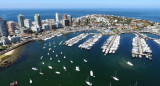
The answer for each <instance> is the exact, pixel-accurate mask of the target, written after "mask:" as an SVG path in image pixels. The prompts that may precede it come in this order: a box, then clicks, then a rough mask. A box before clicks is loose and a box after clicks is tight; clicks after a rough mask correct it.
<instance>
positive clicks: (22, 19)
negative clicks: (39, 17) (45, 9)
mask: <svg viewBox="0 0 160 86" xmlns="http://www.w3.org/2000/svg"><path fill="white" fill-rule="evenodd" d="M17 18H18V24H19V26H20V27H24V16H23V15H22V14H19V15H18V17H17Z"/></svg>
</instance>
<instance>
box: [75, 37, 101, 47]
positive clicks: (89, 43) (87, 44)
mask: <svg viewBox="0 0 160 86" xmlns="http://www.w3.org/2000/svg"><path fill="white" fill-rule="evenodd" d="M101 37H102V34H94V35H93V36H92V38H90V39H88V40H87V41H86V42H84V43H83V44H80V45H79V46H78V47H79V48H81V49H82V48H83V49H87V50H90V49H91V48H92V46H93V45H94V44H95V43H96V42H97V41H98V40H99V39H100V38H101Z"/></svg>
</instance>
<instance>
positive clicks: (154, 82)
mask: <svg viewBox="0 0 160 86" xmlns="http://www.w3.org/2000/svg"><path fill="white" fill-rule="evenodd" d="M81 33H83V32H77V33H75V34H74V33H70V34H67V35H63V36H60V37H56V38H52V39H50V40H47V41H35V42H31V43H29V44H27V45H24V46H23V47H22V50H21V52H19V56H20V58H19V59H18V60H17V62H15V63H14V64H13V65H11V66H9V67H7V68H3V69H1V70H0V76H1V78H0V81H1V82H0V86H8V85H9V83H10V82H12V81H13V80H17V81H18V82H19V85H20V86H50V85H54V86H87V84H86V83H85V81H86V80H89V81H90V82H92V83H93V86H109V84H110V82H111V83H112V86H129V85H134V84H135V83H136V82H137V83H138V86H159V85H160V82H159V80H160V76H159V72H160V66H159V63H160V58H159V56H160V54H159V52H158V51H159V50H160V47H159V45H158V44H156V43H155V42H153V41H152V40H147V43H148V45H149V46H150V47H151V49H152V51H153V54H152V55H153V56H152V58H153V61H150V60H148V59H146V58H145V57H143V58H142V59H140V58H136V59H133V58H132V57H131V56H132V55H131V49H132V38H133V37H134V36H135V35H133V34H123V35H121V40H120V46H119V48H118V50H117V51H116V53H115V54H107V55H106V56H105V55H104V53H102V49H101V46H102V45H103V43H104V42H105V40H106V39H107V38H108V37H109V36H102V38H100V40H99V41H98V42H96V44H95V45H94V46H93V47H92V49H91V50H84V49H79V48H78V46H79V44H82V43H83V42H85V41H86V40H87V39H89V38H90V37H92V36H91V35H90V36H87V37H86V38H85V39H83V40H81V41H80V42H78V43H77V44H75V45H74V46H72V47H68V46H64V45H59V43H60V42H61V41H63V42H64V41H66V40H68V39H70V38H72V37H75V36H77V35H79V34H81ZM45 44H46V48H45V49H43V47H44V46H45ZM50 44H51V46H49V45H50ZM54 46H56V47H54ZM49 48H51V50H50V51H49ZM53 50H54V53H53ZM61 52H62V54H61ZM48 53H49V55H48ZM56 54H57V55H58V57H56ZM41 56H44V57H43V59H40V57H41ZM64 56H66V58H64ZM51 57H52V60H50V58H51ZM84 59H86V60H87V63H85V62H84V61H83V60H84ZM58 60H60V63H59V62H58ZM70 60H72V61H73V63H70ZM123 60H126V61H130V62H132V63H133V64H134V66H133V67H131V66H129V65H127V64H126V63H125V62H124V61H123ZM42 62H44V63H45V64H44V65H43V64H42ZM49 65H51V66H52V67H53V69H49V68H48V66H49ZM63 66H65V67H66V69H67V71H64V69H63ZM76 66H79V68H80V71H79V72H77V71H76V70H75V67H76ZM32 67H37V68H38V69H39V70H41V71H42V72H43V73H44V75H40V74H39V70H38V71H33V70H32ZM90 70H92V71H93V73H94V75H95V77H90ZM55 71H59V72H60V74H59V75H58V74H56V73H55ZM115 72H116V76H117V77H118V78H119V79H120V81H118V82H117V81H114V79H113V78H112V77H111V76H114V75H115ZM30 78H31V79H32V80H33V83H32V84H30V83H29V79H30Z"/></svg>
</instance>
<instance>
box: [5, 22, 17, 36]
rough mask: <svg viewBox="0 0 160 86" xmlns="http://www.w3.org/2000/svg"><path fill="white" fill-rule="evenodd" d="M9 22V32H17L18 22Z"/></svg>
mask: <svg viewBox="0 0 160 86" xmlns="http://www.w3.org/2000/svg"><path fill="white" fill-rule="evenodd" d="M7 24H8V31H9V33H10V34H13V33H15V29H16V23H15V22H13V21H9V22H7Z"/></svg>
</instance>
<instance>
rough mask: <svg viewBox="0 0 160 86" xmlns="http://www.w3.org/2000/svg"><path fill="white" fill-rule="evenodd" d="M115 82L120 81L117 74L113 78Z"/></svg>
mask: <svg viewBox="0 0 160 86" xmlns="http://www.w3.org/2000/svg"><path fill="white" fill-rule="evenodd" d="M111 77H112V78H113V79H114V80H115V81H119V79H118V78H117V77H116V73H115V76H111Z"/></svg>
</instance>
